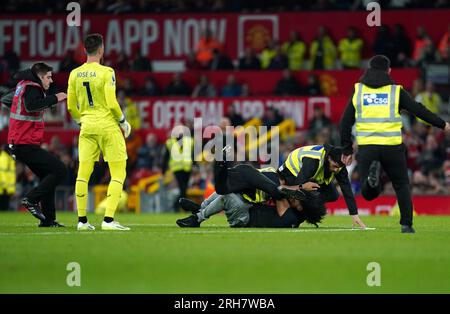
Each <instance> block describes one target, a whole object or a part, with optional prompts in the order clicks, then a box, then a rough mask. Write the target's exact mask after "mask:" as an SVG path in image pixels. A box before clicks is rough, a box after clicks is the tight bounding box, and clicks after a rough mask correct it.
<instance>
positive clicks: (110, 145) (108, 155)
mask: <svg viewBox="0 0 450 314" xmlns="http://www.w3.org/2000/svg"><path fill="white" fill-rule="evenodd" d="M100 152H101V153H102V154H103V159H104V160H105V161H107V162H116V161H124V160H127V159H128V156H127V148H126V146H125V139H124V137H123V134H122V131H121V130H120V128H119V127H118V126H117V127H115V128H105V129H98V130H95V132H93V131H92V130H89V131H85V130H83V128H82V129H81V131H80V137H79V141H78V153H79V159H80V161H98V160H99V157H100Z"/></svg>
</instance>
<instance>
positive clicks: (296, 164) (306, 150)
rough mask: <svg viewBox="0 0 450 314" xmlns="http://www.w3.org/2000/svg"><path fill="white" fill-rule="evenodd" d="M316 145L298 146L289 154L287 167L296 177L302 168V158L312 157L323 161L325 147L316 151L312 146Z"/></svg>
mask: <svg viewBox="0 0 450 314" xmlns="http://www.w3.org/2000/svg"><path fill="white" fill-rule="evenodd" d="M313 147H316V146H315V145H314V146H304V147H301V148H297V149H296V150H294V151H293V152H292V153H290V154H289V156H288V158H287V161H286V163H285V164H286V167H287V168H288V169H289V171H290V172H291V173H292V174H293V175H294V176H295V177H296V176H297V175H298V173H299V172H300V170H301V168H302V164H303V163H302V158H303V157H306V156H307V157H311V158H315V159H320V160H321V163H323V161H322V158H321V157H322V155H323V153H324V150H323V147H322V149H321V150H320V151H314V150H311V148H313Z"/></svg>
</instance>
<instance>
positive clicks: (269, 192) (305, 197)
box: [177, 161, 326, 227]
mask: <svg viewBox="0 0 450 314" xmlns="http://www.w3.org/2000/svg"><path fill="white" fill-rule="evenodd" d="M214 176H215V182H216V192H217V193H214V194H213V195H211V196H210V197H209V198H208V199H207V200H205V201H204V202H203V204H202V206H201V207H200V206H199V205H197V204H195V203H189V202H190V201H189V200H187V199H183V200H181V201H180V205H181V206H182V207H183V208H184V209H187V210H190V211H192V212H193V215H191V216H189V217H187V218H184V219H179V220H177V224H178V225H179V226H180V227H198V226H200V223H201V222H202V221H204V220H206V219H207V218H209V217H210V216H212V215H214V214H216V213H218V212H220V211H221V210H223V209H225V213H226V214H227V218H228V221H229V224H230V226H231V227H246V226H249V223H250V224H251V225H252V226H253V225H255V226H256V225H262V226H264V227H277V226H279V227H292V226H295V227H298V225H299V224H300V223H301V222H303V221H305V220H308V219H307V218H306V217H305V213H306V212H308V210H305V211H304V212H303V214H302V215H301V214H300V211H303V209H304V208H306V207H308V206H305V204H307V203H308V202H311V204H312V205H311V206H310V208H311V209H314V208H316V209H317V213H320V214H319V215H318V216H319V218H318V219H312V218H311V222H312V223H317V222H320V220H321V217H322V216H324V215H325V214H326V209H325V206H324V205H323V201H322V199H321V198H320V197H319V195H318V194H317V193H316V195H314V193H313V192H307V191H304V190H299V188H298V186H296V187H295V188H294V189H291V188H290V187H287V186H284V185H283V183H284V182H283V181H282V180H280V178H279V174H278V173H277V171H276V170H275V169H273V168H263V169H256V168H254V167H252V166H250V165H245V164H239V165H237V166H234V167H232V168H228V163H227V162H226V161H220V162H219V161H218V162H216V163H215V165H214ZM219 194H220V195H219ZM267 201H271V202H272V204H273V205H275V206H270V205H267V204H260V203H264V202H267ZM273 202H275V203H273ZM320 203H321V204H320ZM251 208H252V210H251V211H250V209H251ZM264 209H265V210H266V212H264ZM308 209H309V208H308ZM250 212H252V214H253V215H252V217H253V220H251V219H250ZM312 215H313V214H311V215H309V216H310V217H311V216H312ZM265 216H267V217H271V218H267V219H265V218H262V220H263V223H262V224H260V223H256V221H257V220H258V219H257V217H265ZM272 218H273V219H272ZM275 221H276V222H275ZM300 221H301V222H300Z"/></svg>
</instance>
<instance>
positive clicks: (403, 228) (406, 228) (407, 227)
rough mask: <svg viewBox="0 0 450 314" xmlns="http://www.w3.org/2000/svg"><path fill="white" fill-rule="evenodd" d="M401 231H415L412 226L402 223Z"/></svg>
mask: <svg viewBox="0 0 450 314" xmlns="http://www.w3.org/2000/svg"><path fill="white" fill-rule="evenodd" d="M402 233H416V230H414V228H413V227H412V226H408V225H402Z"/></svg>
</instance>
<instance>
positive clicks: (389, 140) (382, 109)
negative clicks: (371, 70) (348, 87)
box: [353, 83, 402, 145]
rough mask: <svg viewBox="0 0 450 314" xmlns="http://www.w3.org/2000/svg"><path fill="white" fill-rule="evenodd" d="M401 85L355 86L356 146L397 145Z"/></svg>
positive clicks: (400, 140)
mask: <svg viewBox="0 0 450 314" xmlns="http://www.w3.org/2000/svg"><path fill="white" fill-rule="evenodd" d="M401 88H402V86H401V85H386V86H382V87H379V88H371V87H368V86H366V85H364V84H362V83H357V84H355V93H354V95H353V106H355V115H356V116H355V120H356V140H357V142H358V145H399V144H401V143H402V118H401V116H400V114H399V112H398V108H399V102H400V89H401Z"/></svg>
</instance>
